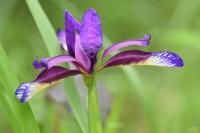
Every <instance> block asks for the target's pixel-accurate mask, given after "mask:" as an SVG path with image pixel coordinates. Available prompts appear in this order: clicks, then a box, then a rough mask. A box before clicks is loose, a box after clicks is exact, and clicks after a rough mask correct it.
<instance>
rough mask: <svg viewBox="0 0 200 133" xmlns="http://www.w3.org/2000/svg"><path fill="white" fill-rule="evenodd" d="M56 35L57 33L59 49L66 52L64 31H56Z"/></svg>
mask: <svg viewBox="0 0 200 133" xmlns="http://www.w3.org/2000/svg"><path fill="white" fill-rule="evenodd" d="M56 33H57V38H58V41H59V43H60V44H61V47H62V48H63V49H64V50H65V51H68V50H67V43H66V34H65V31H64V30H61V29H58V30H57V32H56Z"/></svg>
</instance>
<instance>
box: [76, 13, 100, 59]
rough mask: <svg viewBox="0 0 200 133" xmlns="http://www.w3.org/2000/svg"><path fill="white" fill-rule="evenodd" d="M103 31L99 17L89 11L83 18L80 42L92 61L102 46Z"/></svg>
mask: <svg viewBox="0 0 200 133" xmlns="http://www.w3.org/2000/svg"><path fill="white" fill-rule="evenodd" d="M102 41H103V37H102V29H101V21H100V17H99V15H98V14H97V13H96V11H95V10H94V9H89V10H87V11H86V13H85V14H84V16H83V19H82V25H81V29H80V42H81V45H82V46H83V49H84V51H85V52H86V54H87V56H88V57H89V58H90V59H94V58H95V57H96V55H97V52H98V51H99V49H100V48H101V46H102Z"/></svg>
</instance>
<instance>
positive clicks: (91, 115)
mask: <svg viewBox="0 0 200 133" xmlns="http://www.w3.org/2000/svg"><path fill="white" fill-rule="evenodd" d="M95 76H96V74H95V73H94V74H92V75H91V77H87V78H86V80H85V83H86V85H87V87H88V121H89V133H102V124H101V115H100V110H99V102H98V94H97V89H96V82H95Z"/></svg>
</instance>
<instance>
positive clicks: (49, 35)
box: [26, 0, 88, 133]
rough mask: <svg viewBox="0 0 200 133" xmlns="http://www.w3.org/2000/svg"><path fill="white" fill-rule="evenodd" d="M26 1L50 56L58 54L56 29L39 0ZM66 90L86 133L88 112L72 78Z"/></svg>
mask: <svg viewBox="0 0 200 133" xmlns="http://www.w3.org/2000/svg"><path fill="white" fill-rule="evenodd" d="M26 3H27V5H28V7H29V9H30V12H31V14H32V15H33V18H34V20H35V23H36V25H37V27H38V29H39V31H40V33H41V36H42V38H43V40H44V42H45V46H46V48H47V50H48V53H49V55H50V56H54V55H58V54H59V53H60V52H59V45H58V42H57V38H56V35H55V31H54V29H53V27H52V25H51V23H50V22H49V20H48V18H47V16H46V15H45V13H44V11H43V9H42V7H41V5H40V3H39V2H38V0H26ZM64 85H65V90H66V94H67V96H68V100H69V103H70V105H71V107H72V109H73V111H74V114H75V117H76V118H77V120H78V123H79V125H80V127H81V129H82V131H83V132H84V133H87V132H88V120H87V113H86V111H85V109H84V107H83V104H82V103H81V101H80V99H79V95H78V92H77V90H76V89H75V85H74V84H73V81H72V79H70V78H69V79H68V80H67V81H66V82H65V83H64Z"/></svg>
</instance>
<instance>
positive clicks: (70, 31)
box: [64, 10, 80, 56]
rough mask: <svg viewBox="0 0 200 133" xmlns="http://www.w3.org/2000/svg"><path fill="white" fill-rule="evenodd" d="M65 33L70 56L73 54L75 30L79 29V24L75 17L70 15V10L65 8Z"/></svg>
mask: <svg viewBox="0 0 200 133" xmlns="http://www.w3.org/2000/svg"><path fill="white" fill-rule="evenodd" d="M64 18H65V33H66V43H67V48H68V52H69V54H70V55H71V56H74V54H75V53H74V49H75V48H74V47H75V46H74V45H75V30H77V31H79V30H80V24H79V23H78V21H76V19H75V18H74V17H73V16H72V15H71V13H70V12H68V11H66V10H65V15H64Z"/></svg>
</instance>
